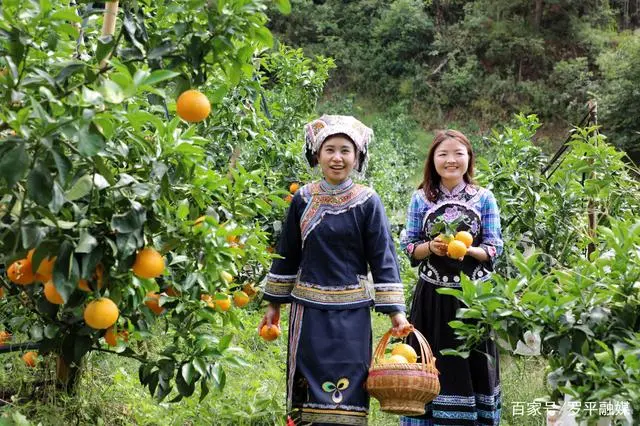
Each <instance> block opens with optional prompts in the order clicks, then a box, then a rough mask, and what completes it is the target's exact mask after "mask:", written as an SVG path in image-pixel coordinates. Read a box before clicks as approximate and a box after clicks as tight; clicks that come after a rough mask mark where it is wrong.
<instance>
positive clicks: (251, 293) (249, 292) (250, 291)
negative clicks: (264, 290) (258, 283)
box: [242, 283, 258, 297]
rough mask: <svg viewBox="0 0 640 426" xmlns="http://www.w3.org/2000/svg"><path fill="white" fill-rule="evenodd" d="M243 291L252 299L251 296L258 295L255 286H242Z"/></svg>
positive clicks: (247, 284)
mask: <svg viewBox="0 0 640 426" xmlns="http://www.w3.org/2000/svg"><path fill="white" fill-rule="evenodd" d="M242 291H244V292H245V293H246V294H247V296H249V297H251V296H255V295H256V293H258V292H257V291H256V289H255V287H254V286H253V284H251V283H246V284H245V285H243V286H242Z"/></svg>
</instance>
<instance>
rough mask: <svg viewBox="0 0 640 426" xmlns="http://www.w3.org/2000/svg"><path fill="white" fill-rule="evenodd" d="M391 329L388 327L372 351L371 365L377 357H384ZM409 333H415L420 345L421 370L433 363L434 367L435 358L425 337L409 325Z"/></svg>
mask: <svg viewBox="0 0 640 426" xmlns="http://www.w3.org/2000/svg"><path fill="white" fill-rule="evenodd" d="M391 330H392V329H389V331H387V332H386V333H384V335H383V336H382V338H381V339H380V342H379V343H378V346H376V350H375V351H374V352H373V356H372V357H371V364H372V365H373V364H374V363H375V361H376V360H377V359H382V358H384V350H385V348H386V347H387V343H389V338H390V337H391ZM411 333H413V334H415V335H416V339H417V340H418V344H419V345H420V355H421V358H420V359H421V363H422V371H426V370H427V365H433V366H434V367H435V363H436V358H435V357H434V356H433V352H432V351H431V346H429V342H427V339H426V338H425V337H424V336H423V335H422V333H420V332H419V331H418V330H417V329H416V328H415V327H411ZM425 355H426V356H425Z"/></svg>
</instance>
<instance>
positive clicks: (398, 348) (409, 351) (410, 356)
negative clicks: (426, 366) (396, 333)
mask: <svg viewBox="0 0 640 426" xmlns="http://www.w3.org/2000/svg"><path fill="white" fill-rule="evenodd" d="M391 355H402V356H403V357H404V358H405V359H406V360H407V362H409V363H410V364H413V363H414V362H416V361H417V360H418V354H416V351H415V350H414V349H413V348H412V347H411V346H410V345H407V344H406V343H398V344H397V345H395V346H394V347H393V349H392V350H391Z"/></svg>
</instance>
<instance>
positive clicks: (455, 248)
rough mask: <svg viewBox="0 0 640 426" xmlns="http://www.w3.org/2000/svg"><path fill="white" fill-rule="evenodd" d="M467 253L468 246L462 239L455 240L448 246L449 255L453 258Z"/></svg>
mask: <svg viewBox="0 0 640 426" xmlns="http://www.w3.org/2000/svg"><path fill="white" fill-rule="evenodd" d="M465 254H467V246H465V245H464V243H463V242H462V241H458V240H453V241H451V242H450V243H449V245H448V246H447V255H448V256H449V257H450V258H452V259H458V258H461V257H463V256H464V255H465Z"/></svg>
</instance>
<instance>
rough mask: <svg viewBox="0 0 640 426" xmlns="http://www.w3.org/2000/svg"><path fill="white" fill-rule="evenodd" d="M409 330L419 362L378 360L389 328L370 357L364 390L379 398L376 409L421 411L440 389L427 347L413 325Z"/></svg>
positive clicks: (400, 412) (398, 411) (416, 414)
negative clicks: (378, 405)
mask: <svg viewBox="0 0 640 426" xmlns="http://www.w3.org/2000/svg"><path fill="white" fill-rule="evenodd" d="M412 332H413V333H414V334H415V336H416V338H417V340H418V343H419V344H420V355H421V358H420V362H419V363H412V364H398V363H384V364H383V363H382V360H383V359H384V350H385V348H386V346H387V343H388V342H389V338H390V337H391V330H389V331H387V332H386V333H385V334H384V336H382V339H380V343H378V346H377V347H376V350H375V351H374V353H373V358H372V359H371V367H370V368H369V377H367V391H368V392H369V394H370V395H371V396H373V397H374V398H376V399H377V400H378V401H380V409H381V410H382V411H385V412H387V413H393V414H400V415H408V416H419V415H422V414H424V412H425V404H426V403H428V402H430V401H432V400H433V399H434V398H435V397H436V396H437V395H438V393H440V381H439V380H438V374H439V372H438V370H437V369H436V359H435V357H434V356H433V353H432V352H431V347H430V346H429V343H427V339H425V338H424V336H423V335H422V334H421V333H420V332H419V331H418V330H416V329H413V331H412Z"/></svg>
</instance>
